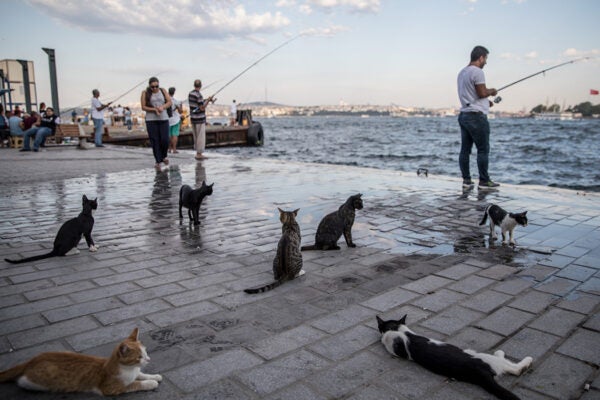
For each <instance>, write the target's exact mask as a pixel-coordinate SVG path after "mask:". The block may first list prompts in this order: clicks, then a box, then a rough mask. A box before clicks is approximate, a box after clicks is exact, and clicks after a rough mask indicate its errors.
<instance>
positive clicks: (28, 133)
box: [23, 126, 40, 150]
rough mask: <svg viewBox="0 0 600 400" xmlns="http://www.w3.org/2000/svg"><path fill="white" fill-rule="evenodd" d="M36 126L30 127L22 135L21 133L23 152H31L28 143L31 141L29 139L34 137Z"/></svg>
mask: <svg viewBox="0 0 600 400" xmlns="http://www.w3.org/2000/svg"><path fill="white" fill-rule="evenodd" d="M38 129H40V128H38V127H37V126H32V127H31V128H29V129H27V130H26V131H25V132H24V133H23V149H25V150H31V146H30V145H29V142H30V140H31V138H33V139H35V135H36V133H37V131H38Z"/></svg>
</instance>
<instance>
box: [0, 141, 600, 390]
mask: <svg viewBox="0 0 600 400" xmlns="http://www.w3.org/2000/svg"><path fill="white" fill-rule="evenodd" d="M3 150H4V149H3ZM5 151H6V152H7V153H5V154H9V152H11V153H10V154H9V155H7V156H6V157H5V156H3V159H2V160H0V166H2V167H3V170H4V171H10V172H8V173H7V177H6V179H3V182H4V183H3V184H2V185H1V186H0V194H1V197H0V198H1V199H2V202H1V203H0V256H1V257H2V258H5V257H11V258H15V257H25V256H30V255H33V254H39V253H41V252H44V251H47V250H48V249H49V248H51V246H52V242H53V238H54V235H55V234H56V232H57V230H58V227H59V226H60V224H61V223H63V222H64V221H65V220H67V219H69V218H72V217H74V216H76V215H77V214H78V213H79V212H80V207H81V196H82V194H86V195H87V196H88V197H92V198H94V197H98V202H99V207H98V210H97V213H96V214H95V218H96V224H95V228H94V231H93V236H94V239H95V241H96V243H97V244H98V245H99V246H100V249H99V251H98V252H97V253H90V252H88V251H87V250H86V249H85V244H84V242H83V241H82V243H80V250H81V253H80V254H78V255H74V256H67V257H59V258H53V259H48V260H43V261H38V262H33V263H25V264H19V265H10V264H8V263H5V262H0V321H1V323H0V368H2V369H3V368H6V367H9V366H11V365H13V364H14V363H16V362H20V361H23V360H26V359H28V358H30V357H31V356H33V355H35V354H37V353H39V352H41V351H50V350H70V351H77V352H85V353H88V354H97V355H103V356H108V355H109V354H110V351H111V350H112V348H113V347H114V346H115V344H116V343H117V342H119V341H120V340H121V339H122V338H124V337H126V336H127V335H128V334H129V332H130V331H131V329H132V328H133V327H134V326H138V327H140V329H141V332H142V335H141V338H142V341H143V342H144V344H145V345H146V346H147V347H148V352H149V355H150V357H151V358H152V361H151V363H150V365H149V366H148V367H147V368H146V370H147V371H148V372H151V373H161V374H163V377H164V378H165V379H164V381H163V382H162V383H161V385H160V386H159V388H158V389H157V390H155V391H154V392H148V393H138V394H129V395H125V396H123V398H144V399H185V400H191V399H209V398H212V399H257V398H266V399H298V400H301V399H339V398H344V399H490V398H491V397H490V396H489V395H488V394H487V393H486V392H484V391H483V390H482V389H479V388H478V387H475V386H473V385H469V384H464V383H460V382H453V381H448V380H446V379H444V378H443V377H440V376H437V375H434V374H432V373H429V372H428V371H426V370H425V369H423V368H421V367H419V366H417V365H416V364H414V363H413V362H409V361H406V360H402V359H396V358H392V357H391V356H390V355H389V354H387V353H386V351H385V349H384V348H383V346H382V345H381V343H380V342H379V339H380V335H379V333H378V332H377V330H376V321H375V315H380V316H383V317H385V318H399V317H400V316H402V315H403V314H404V313H407V314H408V322H409V326H410V327H411V328H412V329H413V330H414V331H416V332H418V333H423V334H427V335H429V336H431V337H433V338H436V339H440V340H446V341H449V342H451V343H454V344H457V345H459V346H464V347H470V348H473V349H476V350H478V351H493V350H496V349H499V348H500V349H502V350H504V351H505V352H506V355H507V357H508V358H511V359H513V360H518V359H521V358H523V357H525V356H532V357H533V358H534V363H533V367H532V369H531V370H530V371H528V372H527V373H525V374H524V375H523V376H521V377H512V376H511V377H502V378H500V382H501V384H503V385H504V386H507V387H510V388H511V389H512V390H513V391H514V392H515V393H517V394H519V395H520V396H521V397H522V398H523V399H585V400H588V399H598V398H600V378H599V371H598V367H599V363H600V316H599V313H598V310H599V308H600V306H599V303H600V261H599V260H598V259H599V256H600V213H599V210H600V202H599V201H598V200H599V199H600V196H598V195H595V194H583V193H577V192H575V191H564V190H556V189H549V188H542V187H522V186H521V187H516V186H510V185H504V186H502V188H501V190H500V191H498V192H491V193H487V194H486V193H478V191H477V189H475V190H474V191H471V192H466V193H462V192H461V191H460V182H459V181H458V180H457V179H453V178H447V177H431V176H430V177H429V178H424V177H417V175H416V174H415V173H414V172H413V173H401V172H394V171H382V170H374V169H364V168H354V167H345V166H333V165H317V164H301V163H292V162H281V161H274V160H259V159H242V158H231V157H225V156H219V155H216V154H211V157H210V158H209V159H208V160H206V161H204V162H201V163H196V162H192V161H191V160H190V158H191V157H190V155H189V154H180V155H178V157H175V158H172V163H171V166H170V167H169V168H168V169H165V170H164V171H162V172H156V171H154V170H153V169H152V168H149V167H151V166H152V164H151V162H152V161H151V160H152V159H151V156H150V153H149V151H148V150H147V149H118V148H108V149H102V152H101V153H93V151H90V152H85V151H77V150H75V149H59V150H57V149H50V150H48V151H47V152H43V153H39V154H37V155H36V156H39V157H38V158H37V159H35V158H33V157H30V158H28V159H25V158H18V157H17V156H16V155H15V153H12V152H13V150H5ZM100 155H102V156H100ZM27 156H29V155H27ZM86 157H89V158H93V159H95V160H96V161H95V164H93V165H95V166H96V167H97V169H96V170H94V171H90V168H89V166H87V165H84V164H85V163H86ZM99 159H104V163H106V164H109V165H102V164H103V163H101V162H99V161H98V160H99ZM23 160H27V161H23ZM25 164H26V166H25ZM177 164H178V165H177ZM19 165H20V166H22V167H19ZM15 170H16V171H15ZM23 171H33V172H32V175H31V176H23ZM35 171H40V174H39V175H37V174H36V173H35ZM119 171H120V172H119ZM52 172H54V173H52ZM91 173H93V174H91ZM18 175H21V177H22V179H21V180H22V181H23V182H22V183H20V184H18V183H16V182H18V181H19V180H18V179H16V178H15V176H18ZM37 176H42V177H44V179H42V180H40V179H36V178H35V177H37ZM202 180H206V181H207V182H208V183H213V182H214V194H213V195H212V196H210V197H207V198H206V199H205V201H204V203H203V204H202V208H201V221H202V222H201V225H200V226H199V227H192V226H190V225H189V224H188V219H187V217H186V218H184V220H183V221H180V220H179V218H178V211H177V208H178V191H179V187H180V186H181V185H182V184H190V185H199V184H200V183H201V182H202ZM358 192H361V193H363V199H364V204H365V208H364V209H363V210H360V211H358V212H357V217H356V222H355V225H354V229H353V236H354V241H355V243H356V244H357V245H358V246H357V247H356V248H354V249H349V248H347V247H346V246H345V244H343V243H341V247H342V249H341V250H340V251H329V252H322V251H312V252H305V253H303V255H304V269H305V270H306V272H307V273H306V275H304V276H303V277H302V278H300V279H297V280H294V281H292V282H289V283H286V284H284V285H283V286H280V287H279V288H277V289H275V290H272V291H270V292H266V293H264V294H259V295H247V294H245V293H243V291H242V289H244V288H246V287H250V286H254V285H258V284H261V283H265V282H268V281H270V280H271V278H272V272H271V269H272V266H271V265H272V259H273V256H274V250H275V248H276V245H277V241H278V239H279V236H280V232H281V225H280V223H279V221H278V213H277V207H281V208H284V209H295V208H300V212H299V216H298V219H299V223H300V227H301V229H302V234H303V235H302V236H303V243H304V244H310V243H313V241H314V233H315V231H316V227H317V225H318V222H319V220H320V219H321V217H322V216H323V215H325V214H326V213H328V212H331V211H334V210H336V209H337V208H338V207H339V205H341V204H342V203H343V202H344V201H345V199H346V198H347V197H348V196H350V195H352V194H355V193H358ZM490 202H493V203H496V204H499V205H500V206H502V207H503V208H505V209H508V210H511V211H522V210H528V217H529V220H530V224H529V226H527V227H525V228H523V227H518V228H517V230H516V240H517V243H518V245H517V247H516V248H514V249H513V248H511V247H508V246H502V245H501V244H500V242H495V243H490V242H489V241H488V235H487V233H488V228H487V227H483V226H478V222H479V220H480V219H481V216H482V212H483V209H484V207H485V205H486V204H488V203H490ZM586 384H589V390H587V391H586V390H584V387H585V385H586ZM0 397H1V398H2V399H34V398H35V399H65V398H69V399H86V398H89V397H90V395H87V394H74V395H69V396H65V395H56V394H37V393H30V392H26V391H23V390H21V389H19V388H17V387H16V385H14V384H12V383H9V384H0Z"/></svg>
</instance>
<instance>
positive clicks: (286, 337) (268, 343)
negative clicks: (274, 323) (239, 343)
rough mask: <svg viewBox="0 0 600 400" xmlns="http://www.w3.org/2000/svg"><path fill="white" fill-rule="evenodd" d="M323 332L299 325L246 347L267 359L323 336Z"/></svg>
mask: <svg viewBox="0 0 600 400" xmlns="http://www.w3.org/2000/svg"><path fill="white" fill-rule="evenodd" d="M325 335H326V334H325V333H323V332H321V331H318V330H316V329H314V328H311V327H310V326H299V327H297V328H294V329H291V330H288V331H286V332H283V333H280V334H278V335H275V336H271V337H268V338H266V339H263V340H259V341H258V342H256V343H253V344H250V345H249V346H248V349H250V350H251V351H253V352H254V353H256V354H258V355H260V356H261V357H263V358H266V359H267V360H271V359H273V358H275V357H278V356H280V355H282V354H285V353H288V352H290V351H293V350H296V349H298V348H300V347H303V346H306V345H307V344H310V343H314V342H316V341H317V340H319V339H321V338H323V337H325Z"/></svg>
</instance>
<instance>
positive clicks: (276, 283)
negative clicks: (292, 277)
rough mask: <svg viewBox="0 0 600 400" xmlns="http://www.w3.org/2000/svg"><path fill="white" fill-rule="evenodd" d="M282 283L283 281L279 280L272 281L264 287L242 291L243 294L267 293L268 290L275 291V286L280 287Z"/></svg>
mask: <svg viewBox="0 0 600 400" xmlns="http://www.w3.org/2000/svg"><path fill="white" fill-rule="evenodd" d="M283 282H284V280H283V279H280V280H278V281H273V282H271V283H269V284H267V285H264V286H259V287H256V288H250V289H244V292H246V293H248V294H255V293H263V292H268V291H269V290H272V289H275V288H276V287H277V286H280V285H281V284H282V283H283Z"/></svg>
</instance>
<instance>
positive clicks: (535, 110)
mask: <svg viewBox="0 0 600 400" xmlns="http://www.w3.org/2000/svg"><path fill="white" fill-rule="evenodd" d="M545 111H546V106H545V105H543V104H538V105H537V106H535V107H533V108H532V109H531V114H539V113H543V112H545Z"/></svg>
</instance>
